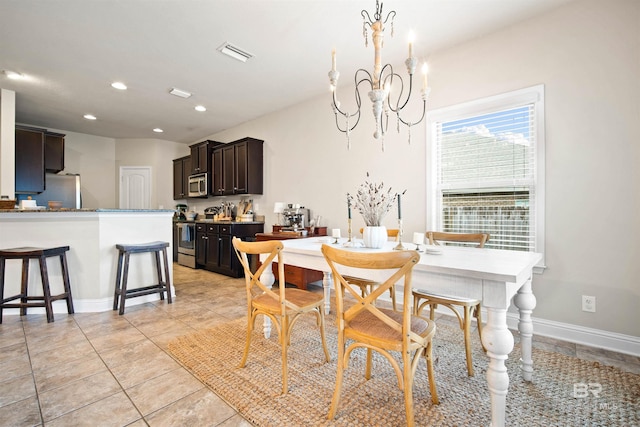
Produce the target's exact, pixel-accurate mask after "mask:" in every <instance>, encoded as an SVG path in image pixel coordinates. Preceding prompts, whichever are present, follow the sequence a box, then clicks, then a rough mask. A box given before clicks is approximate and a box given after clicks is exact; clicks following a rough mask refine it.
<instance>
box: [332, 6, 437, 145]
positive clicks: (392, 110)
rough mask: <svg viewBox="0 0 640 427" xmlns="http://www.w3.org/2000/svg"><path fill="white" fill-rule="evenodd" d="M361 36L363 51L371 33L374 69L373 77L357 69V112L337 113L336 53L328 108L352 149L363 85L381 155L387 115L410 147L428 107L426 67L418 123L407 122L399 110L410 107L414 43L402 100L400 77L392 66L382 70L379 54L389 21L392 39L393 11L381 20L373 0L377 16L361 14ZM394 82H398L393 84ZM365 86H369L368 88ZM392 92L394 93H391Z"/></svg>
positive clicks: (403, 86) (380, 12)
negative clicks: (404, 131) (406, 136)
mask: <svg viewBox="0 0 640 427" xmlns="http://www.w3.org/2000/svg"><path fill="white" fill-rule="evenodd" d="M360 14H361V15H362V33H363V36H364V40H365V47H367V46H368V45H369V42H368V35H367V33H368V31H367V27H368V28H370V29H371V31H372V34H371V39H372V41H373V47H374V49H375V54H374V59H375V60H374V66H373V74H371V73H369V71H367V70H365V69H363V68H360V69H359V70H358V71H356V74H355V77H354V81H355V101H356V106H357V110H356V112H355V113H349V112H347V111H343V110H341V109H340V102H339V101H338V100H337V95H336V86H337V83H338V77H339V76H340V73H339V72H338V71H337V70H336V50H335V49H334V50H333V51H332V53H331V64H332V65H331V71H329V82H330V83H331V91H332V92H333V101H332V103H331V107H332V108H333V113H334V115H335V117H336V126H337V128H338V130H339V131H340V132H343V133H345V134H346V136H347V149H350V148H351V142H350V138H349V134H350V132H351V131H352V130H353V129H355V127H356V126H357V125H358V123H359V122H360V107H361V106H362V105H361V104H362V100H361V96H360V85H361V84H365V86H369V87H370V88H371V90H370V91H369V99H370V100H371V102H372V103H373V116H374V118H375V121H376V129H375V132H374V133H373V137H374V138H375V139H380V140H381V143H382V151H384V136H385V134H386V133H387V129H388V128H389V115H390V114H395V116H396V128H397V131H398V132H400V124H401V123H402V124H403V125H405V126H407V128H408V133H409V143H411V126H414V125H416V124H418V123H420V122H421V121H422V120H423V119H424V113H425V110H426V106H427V97H428V96H429V92H430V91H431V89H430V88H429V87H427V64H426V62H425V63H424V65H423V67H422V71H423V74H424V77H423V82H422V89H421V90H420V94H421V96H422V115H421V117H420V119H419V120H417V121H414V122H412V121H407V120H405V119H403V118H402V117H401V115H400V112H401V111H402V109H404V108H405V107H406V106H407V104H408V103H409V99H410V98H411V91H412V88H413V74H414V72H415V70H416V65H417V63H418V60H417V59H416V58H415V57H414V56H413V41H410V42H409V57H408V58H407V59H406V60H405V62H404V64H405V66H406V67H407V73H409V88H408V91H407V94H406V98H405V99H403V95H404V93H403V92H404V90H405V84H404V80H403V79H402V77H401V76H400V75H398V74H396V73H395V72H394V71H393V67H392V66H391V64H386V65H384V66H382V59H381V50H382V45H383V37H384V30H385V28H384V25H385V24H386V23H387V22H388V21H390V25H391V37H393V18H394V17H395V16H396V12H395V11H394V10H392V11H391V12H389V13H388V14H387V16H386V18H384V21H383V20H382V3H379V1H378V0H376V12H375V14H374V15H373V19H371V16H370V15H369V12H367V11H366V10H362V11H361V12H360ZM396 80H397V81H398V82H397V83H396ZM367 83H368V85H367ZM392 88H393V92H392V90H391V89H392ZM338 114H340V117H341V118H344V126H342V125H341V119H339V118H338Z"/></svg>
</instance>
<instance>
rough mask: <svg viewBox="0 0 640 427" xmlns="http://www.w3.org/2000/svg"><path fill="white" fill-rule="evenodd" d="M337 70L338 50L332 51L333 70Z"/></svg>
mask: <svg viewBox="0 0 640 427" xmlns="http://www.w3.org/2000/svg"><path fill="white" fill-rule="evenodd" d="M335 70H336V50H335V49H333V50H332V51H331V71H335Z"/></svg>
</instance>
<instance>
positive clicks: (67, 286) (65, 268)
mask: <svg viewBox="0 0 640 427" xmlns="http://www.w3.org/2000/svg"><path fill="white" fill-rule="evenodd" d="M60 265H61V267H62V281H63V282H64V292H65V293H66V294H67V298H66V300H67V313H69V314H73V313H75V311H74V310H73V298H72V297H71V283H70V282H69V265H68V264H67V253H66V252H64V253H62V254H60Z"/></svg>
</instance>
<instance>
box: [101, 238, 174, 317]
mask: <svg viewBox="0 0 640 427" xmlns="http://www.w3.org/2000/svg"><path fill="white" fill-rule="evenodd" d="M145 252H146V253H148V252H153V253H154V259H155V271H156V274H157V277H158V282H157V284H155V285H151V286H145V287H142V288H135V289H127V286H128V283H127V282H128V277H129V260H130V256H131V254H132V253H145ZM160 253H162V261H164V278H163V275H162V273H163V271H162V265H161V264H162V261H161V259H160ZM165 292H166V293H167V302H168V303H169V304H171V303H172V300H171V279H170V277H169V264H168V258H167V250H166V247H163V248H160V249H158V247H157V246H155V247H153V248H151V247H148V248H143V247H140V246H136V247H133V249H132V250H131V251H128V250H126V249H124V248H122V249H119V253H118V267H117V276H116V288H115V292H114V295H113V309H114V310H118V314H121V315H122V314H124V309H125V301H126V299H127V298H134V297H138V296H142V295H148V294H152V293H158V294H159V296H160V299H161V300H163V301H164V293H165Z"/></svg>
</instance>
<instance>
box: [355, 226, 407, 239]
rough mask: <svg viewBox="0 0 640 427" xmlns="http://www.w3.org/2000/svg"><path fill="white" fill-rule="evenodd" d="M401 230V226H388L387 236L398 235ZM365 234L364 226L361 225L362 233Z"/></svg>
mask: <svg viewBox="0 0 640 427" xmlns="http://www.w3.org/2000/svg"><path fill="white" fill-rule="evenodd" d="M399 232H400V229H399V228H387V236H388V237H397V236H398V233H399ZM363 234H364V227H360V235H361V236H362V235H363Z"/></svg>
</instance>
